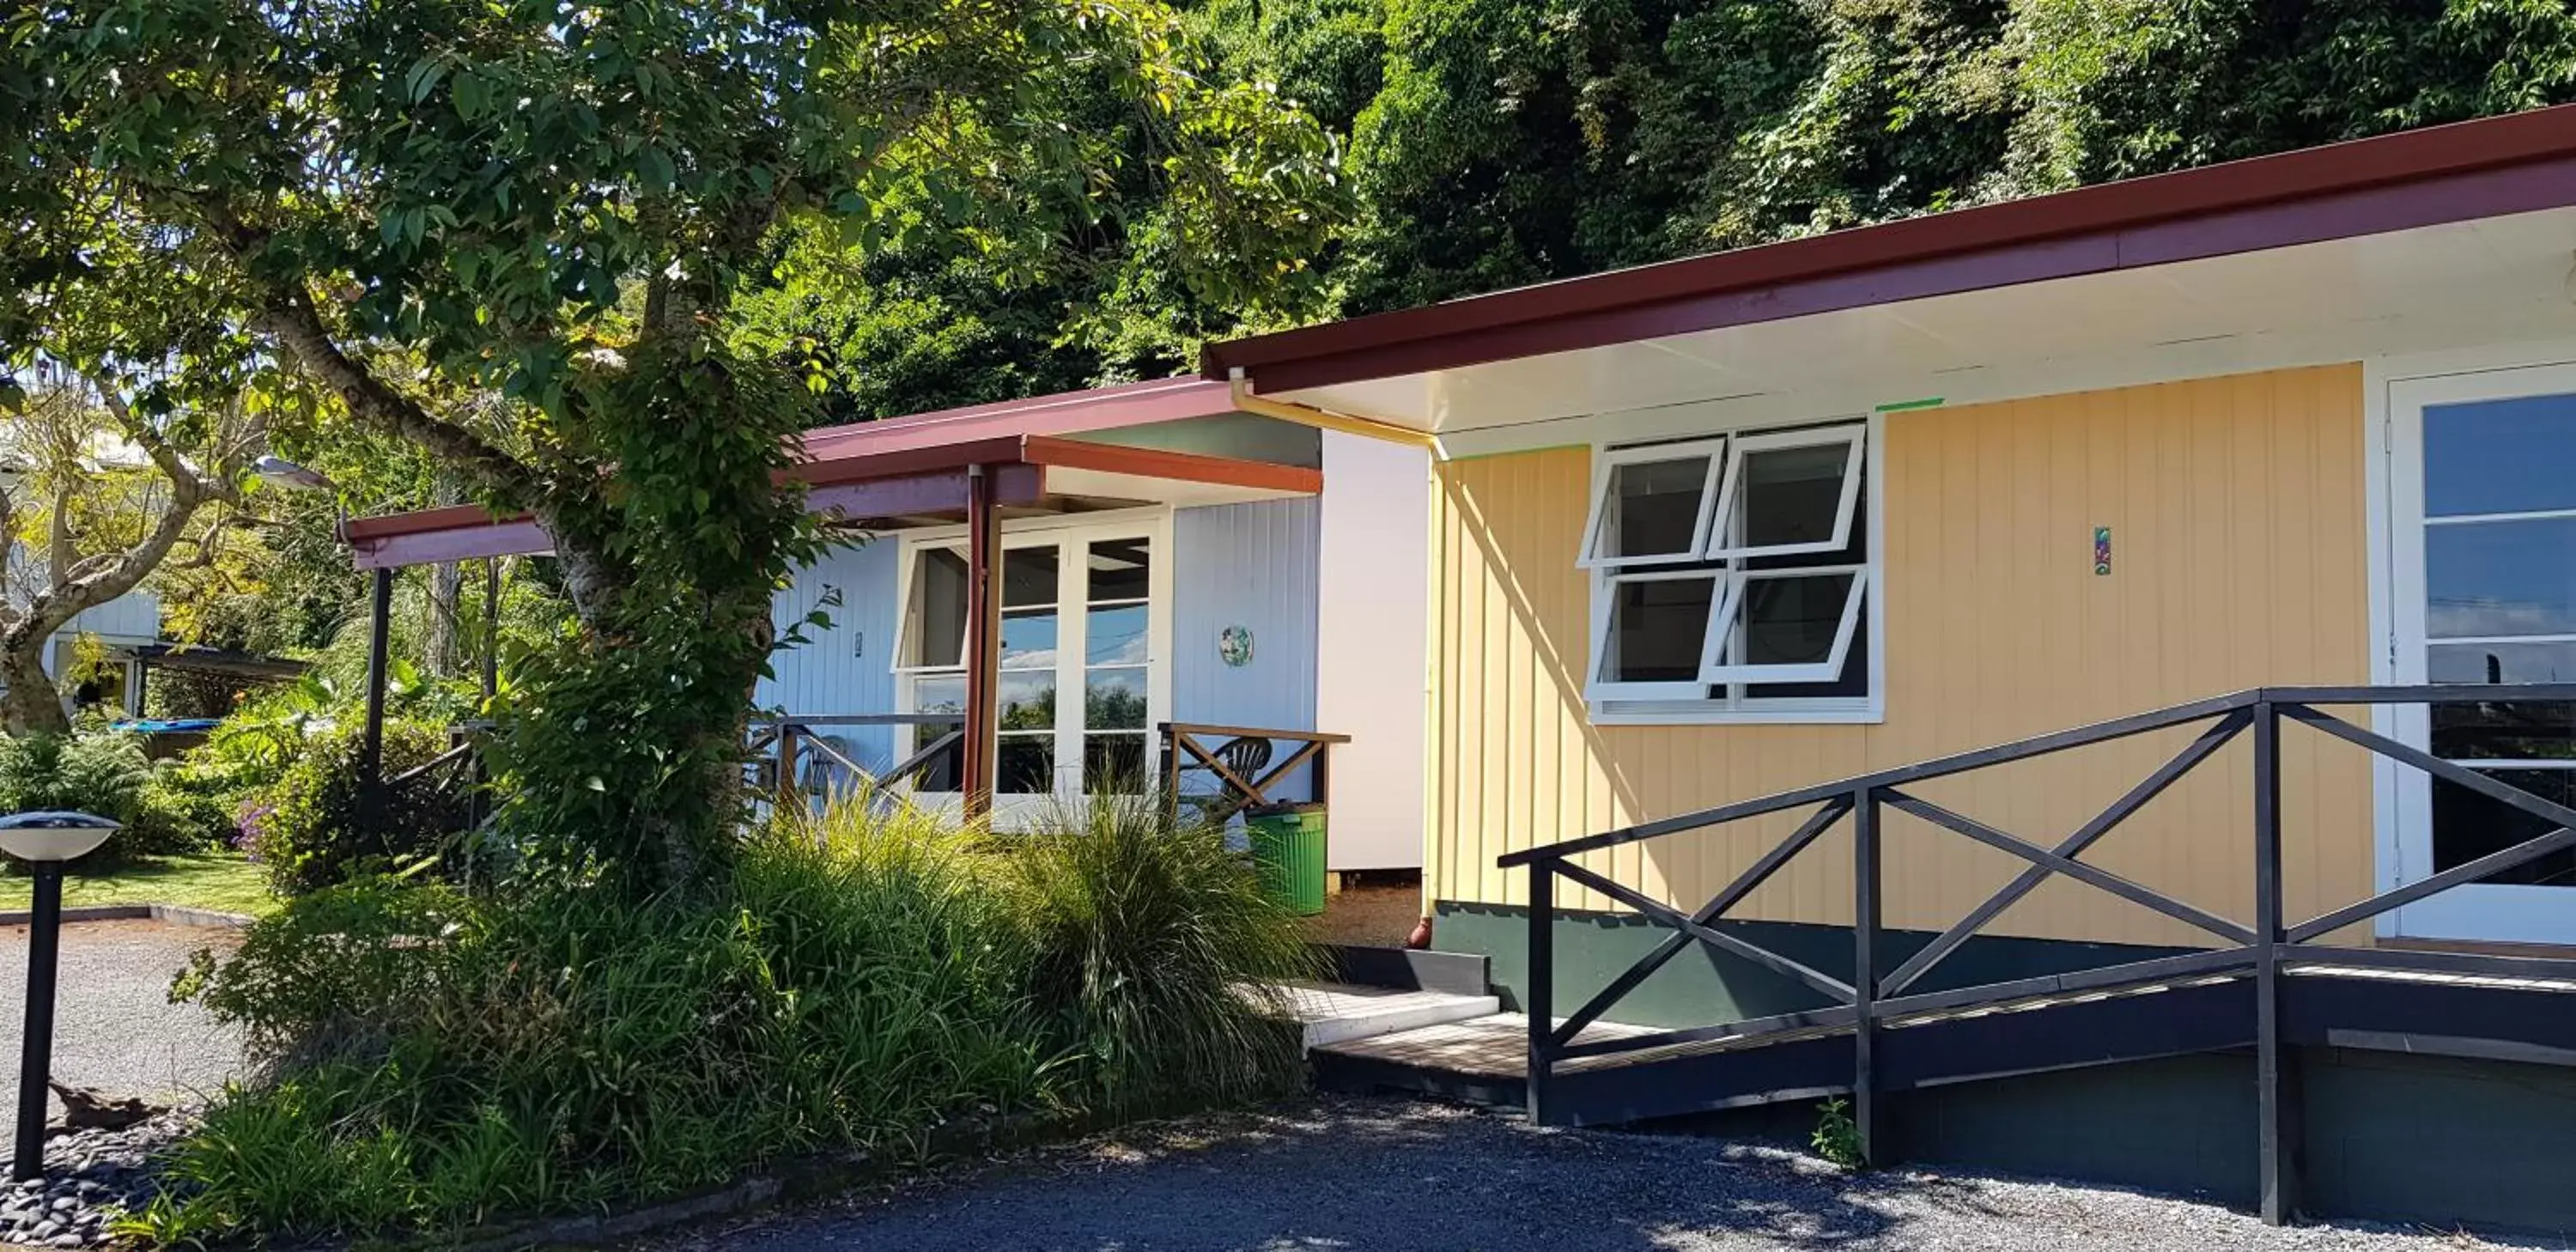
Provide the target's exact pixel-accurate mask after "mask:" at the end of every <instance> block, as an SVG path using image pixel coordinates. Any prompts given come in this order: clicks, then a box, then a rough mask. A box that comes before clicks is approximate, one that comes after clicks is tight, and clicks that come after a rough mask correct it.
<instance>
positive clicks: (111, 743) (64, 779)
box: [0, 733, 152, 822]
mask: <svg viewBox="0 0 2576 1252" xmlns="http://www.w3.org/2000/svg"><path fill="white" fill-rule="evenodd" d="M151 772H152V765H151V762H149V761H146V760H145V759H144V758H143V748H142V746H141V745H140V744H138V743H137V742H136V741H135V739H134V736H132V735H123V734H115V733H106V734H81V735H17V736H13V737H11V738H8V739H5V740H0V812H6V813H16V812H23V811H26V810H29V809H71V810H75V811H79V812H85V813H96V814H98V815H99V816H101V817H112V818H115V819H116V820H118V821H120V822H122V821H129V820H131V819H132V818H133V817H134V811H135V805H136V803H137V801H138V800H139V799H140V798H141V796H142V794H143V784H144V781H145V779H146V778H148V777H149V776H150V775H151Z"/></svg>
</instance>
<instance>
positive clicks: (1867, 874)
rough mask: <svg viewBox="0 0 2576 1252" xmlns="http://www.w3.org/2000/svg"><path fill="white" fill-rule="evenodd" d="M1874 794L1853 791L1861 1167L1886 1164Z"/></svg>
mask: <svg viewBox="0 0 2576 1252" xmlns="http://www.w3.org/2000/svg"><path fill="white" fill-rule="evenodd" d="M1879 869H1880V864H1879V845H1878V792H1877V790H1876V789H1874V788H1870V787H1862V788H1859V789H1857V790H1855V791H1853V792H1852V981H1851V985H1852V1126H1853V1128H1854V1129H1855V1130H1856V1131H1857V1132H1858V1138H1859V1140H1860V1142H1859V1145H1858V1146H1859V1149H1860V1163H1861V1165H1862V1167H1863V1168H1868V1167H1870V1166H1874V1165H1880V1164H1884V1163H1885V1162H1886V1160H1887V1158H1888V1152H1887V1144H1886V1143H1885V1142H1883V1141H1882V1139H1881V1137H1880V1135H1879V1130H1880V1125H1879V1114H1880V1110H1879V1107H1878V1077H1877V1069H1878V1063H1877V1062H1878V1058H1877V1052H1878V1016H1877V1014H1878V940H1879V934H1878V929H1879V920H1880V919H1879V912H1880V910H1879Z"/></svg>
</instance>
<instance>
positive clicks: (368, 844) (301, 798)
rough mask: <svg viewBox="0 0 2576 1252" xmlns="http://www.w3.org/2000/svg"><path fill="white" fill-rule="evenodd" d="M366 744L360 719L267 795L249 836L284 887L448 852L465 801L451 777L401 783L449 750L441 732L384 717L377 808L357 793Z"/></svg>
mask: <svg viewBox="0 0 2576 1252" xmlns="http://www.w3.org/2000/svg"><path fill="white" fill-rule="evenodd" d="M365 742H366V741H365V732H364V728H363V727H362V726H359V725H356V724H348V725H342V726H337V727H334V728H332V729H330V730H328V731H326V732H324V733H322V734H321V735H318V736H316V737H314V738H313V739H311V740H310V741H308V742H307V743H306V744H305V746H304V749H303V751H302V752H301V753H299V754H298V755H297V756H296V758H295V763H294V764H292V765H290V766H288V767H287V769H286V772H285V774H284V775H283V776H282V777H280V778H279V780H278V783H277V786H276V787H275V788H274V789H273V790H272V791H270V792H269V793H268V795H267V796H265V797H264V798H263V805H264V807H265V808H266V809H267V812H265V813H264V814H263V815H262V816H261V817H260V818H259V820H258V822H257V824H256V825H255V826H253V827H252V828H251V829H249V830H248V831H246V832H245V834H246V835H247V842H248V845H249V850H250V852H251V853H252V854H253V855H255V856H257V857H258V858H259V859H260V860H261V862H263V863H264V864H266V865H267V866H268V873H269V881H270V885H272V886H273V887H275V888H276V889H277V892H278V894H280V895H295V894H299V893H302V892H306V891H313V890H317V889H319V888H322V887H326V886H330V885H332V884H334V883H340V882H346V881H349V880H351V879H353V878H358V877H362V876H365V875H368V874H372V873H383V872H390V871H394V870H398V869H402V868H406V867H408V865H409V864H410V863H412V862H414V861H416V860H418V859H419V858H421V857H424V856H430V855H433V854H436V853H438V852H440V851H441V850H442V849H443V848H444V847H445V845H446V844H447V843H448V842H449V838H450V836H452V835H454V834H455V833H456V832H457V831H458V829H459V828H460V827H461V826H462V825H463V821H464V813H463V806H462V804H461V803H460V802H459V797H457V796H456V795H455V794H453V793H451V792H449V791H447V790H445V786H446V780H444V779H440V778H436V777H429V778H420V779H414V780H411V781H409V782H403V781H399V779H400V777H401V775H403V774H404V773H406V772H408V771H410V770H413V769H416V768H418V767H420V766H423V765H427V764H428V763H430V761H432V760H434V759H436V758H437V756H438V755H439V754H440V753H441V752H444V751H446V750H447V738H446V734H445V732H444V731H443V730H441V729H440V728H439V727H437V726H434V725H430V724H428V723H424V722H416V721H394V720H388V721H387V722H386V723H385V728H384V758H383V774H384V779H385V786H384V789H383V793H382V802H381V803H380V804H379V805H377V806H376V808H375V811H373V812H372V813H370V812H368V811H367V810H366V806H365V805H364V803H363V800H362V797H361V796H360V794H359V793H360V791H361V788H360V786H359V781H358V764H359V760H360V757H361V755H362V753H363V751H364V748H365Z"/></svg>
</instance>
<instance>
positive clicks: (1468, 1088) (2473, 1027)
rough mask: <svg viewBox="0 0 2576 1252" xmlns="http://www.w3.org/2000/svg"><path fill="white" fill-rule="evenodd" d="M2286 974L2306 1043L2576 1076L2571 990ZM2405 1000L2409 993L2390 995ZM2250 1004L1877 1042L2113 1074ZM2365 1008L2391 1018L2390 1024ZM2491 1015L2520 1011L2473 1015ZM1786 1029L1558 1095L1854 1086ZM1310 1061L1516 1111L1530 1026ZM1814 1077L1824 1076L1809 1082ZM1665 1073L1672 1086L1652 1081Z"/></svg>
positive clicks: (1403, 1040) (2066, 1000)
mask: <svg viewBox="0 0 2576 1252" xmlns="http://www.w3.org/2000/svg"><path fill="white" fill-rule="evenodd" d="M2283 972H2284V974H2285V976H2286V978H2285V982H2286V983H2287V984H2288V985H2290V986H2292V987H2293V988H2294V989H2295V990H2300V991H2303V992H2306V993H2311V994H2305V995H2302V996H2301V997H2299V1000H2298V1003H2300V1004H2301V1005H2304V1006H2306V1007H2305V1008H2304V1009H2303V1010H2302V1012H2301V1013H2300V1014H2299V1015H2298V1016H2299V1017H2300V1024H2301V1030H2300V1033H2301V1034H2302V1035H2303V1038H2302V1040H2301V1041H2302V1042H2307V1043H2314V1044H2331V1045H2334V1046H2344V1047H2362V1048H2386V1049H2389V1050H2399V1051H2409V1052H2434V1053H2448V1054H2453V1055H2474V1056H2488V1057H2502V1058H2508V1059H2522V1060H2531V1061H2540V1062H2554V1063H2562V1064H2564V1063H2576V978H2537V977H2534V978H2516V977H2504V976H2496V975H2487V974H2473V973H2443V972H2433V971H2423V970H2392V969H2384V968H2368V967H2362V966H2353V965H2338V964H2334V963H2331V962H2326V961H2301V962H2296V963H2292V964H2289V965H2286V966H2284V970H2283ZM2398 991H2403V992H2406V993H2408V994H2404V995H2396V994H2390V993H2393V992H2398ZM2352 992H2362V993H2365V994H2362V995H2358V996H2357V995H2354V994H2351V993H2352ZM2252 993H2253V976H2252V974H2251V973H2250V972H2242V971H2236V972H2225V973H2216V974H2203V975H2197V976H2191V977H2182V978H2171V979H2163V980H2157V981H2152V982H2144V983H2138V984H2132V985H2126V986H2115V987H2106V988H2096V989H2088V990H2084V991H2080V992H2072V993H2060V994H2052V995H2033V996H2028V997H2024V998H2020V999H2014V1000H2007V1001H2001V1002H1994V1003H1986V1004H1979V1005H1974V1006H1970V1007H1965V1008H1957V1009H1935V1010H1927V1011H1924V1012H1919V1013H1909V1014H1904V1015H1901V1016H1897V1017H1892V1018H1889V1019H1886V1020H1884V1021H1882V1022H1881V1023H1880V1034H1879V1039H1880V1043H1881V1046H1882V1047H1883V1048H1884V1049H1885V1050H1886V1051H1887V1052H1888V1054H1889V1056H1890V1057H1891V1060H1892V1061H1893V1064H1892V1065H1891V1072H1890V1077H1891V1079H1892V1080H1893V1081H1892V1082H1891V1085H1892V1086H1894V1087H1898V1088H1902V1087H1906V1086H1920V1085H1935V1084H1939V1083H1947V1082H1956V1081H1968V1080H1972V1079H1975V1078H1978V1077H1989V1076H1999V1075H2002V1074H2007V1073H2020V1072H2031V1071H2033V1070H2038V1069H2053V1068H2067V1067H2070V1066H2078V1065H2086V1064H2106V1063H2113V1062H2116V1061H2121V1060H2134V1059H2144V1058H2146V1057H2151V1056H2159V1055H2173V1054H2176V1053H2181V1052H2191V1051H2205V1050H2212V1049H2224V1048H2233V1047H2239V1046H2245V1044H2246V1043H2247V1042H2248V1041H2249V1040H2250V1029H2251V1027H2250V1023H2248V1022H2246V1021H2242V1020H2237V1019H2239V1018H2240V1014H2239V1012H2238V1010H2239V1008H2241V1007H2250V1004H2251V997H2252ZM2535 1000H2537V1001H2540V1002H2543V1007H2544V1009H2545V1011H2541V1012H2533V1011H2531V1006H2532V1004H2533V1002H2534V1001H2535ZM2508 1001H2509V1002H2511V1004H2510V1005H2507V1003H2506V1002H2508ZM2368 1005H2384V1006H2385V1007H2386V1009H2387V1011H2386V1012H2384V1013H2382V1012H2378V1011H2375V1010H2372V1009H2369V1008H2366V1007H2365V1006H2368ZM2480 1006H2488V1007H2494V1008H2509V1009H2510V1011H2508V1012H2505V1013H2502V1014H2498V1013H2495V1012H2479V1011H2474V1010H2476V1009H2477V1008H2479V1007H2480ZM2463 1010H2471V1011H2463ZM2243 1016H2244V1017H2249V1018H2250V1014H2245V1015H2243ZM1779 1023H1780V1019H1771V1022H1770V1024H1769V1025H1768V1026H1767V1028H1762V1029H1758V1030H1754V1031H1748V1032H1746V1033H1737V1034H1725V1035H1719V1036H1715V1037H1707V1038H1695V1039H1691V1040H1688V1041H1685V1042H1677V1043H1671V1044H1664V1045H1649V1046H1644V1047H1640V1048H1636V1049H1633V1050H1630V1051H1624V1052H1615V1053H1609V1054H1604V1055H1598V1056H1585V1057H1577V1058H1568V1059H1564V1060H1560V1061H1558V1062H1557V1064H1556V1066H1555V1068H1554V1070H1553V1078H1552V1081H1554V1082H1557V1083H1558V1084H1560V1087H1561V1089H1563V1090H1564V1091H1566V1092H1567V1093H1568V1094H1569V1095H1571V1094H1572V1093H1573V1092H1575V1091H1576V1090H1578V1089H1581V1088H1584V1087H1587V1086H1596V1087H1603V1088H1604V1089H1605V1090H1606V1089H1608V1087H1610V1086H1615V1087H1616V1088H1617V1089H1619V1091H1620V1092H1621V1093H1622V1094H1621V1095H1620V1097H1619V1098H1618V1100H1617V1101H1616V1103H1617V1105H1618V1107H1622V1108H1628V1109H1632V1110H1634V1111H1635V1113H1636V1115H1640V1116H1651V1115H1660V1113H1662V1112H1683V1111H1695V1110H1696V1109H1698V1108H1711V1107H1733V1106H1737V1105H1741V1104H1748V1103H1762V1102H1765V1101H1767V1100H1771V1099H1788V1098H1796V1097H1801V1096H1811V1095H1814V1094H1818V1093H1825V1092H1832V1091H1836V1090H1841V1089H1843V1088H1844V1087H1846V1086H1847V1085H1848V1077H1849V1075H1848V1065H1849V1060H1848V1056H1849V1053H1850V1050H1851V1043H1850V1035H1851V1033H1852V1031H1851V1027H1850V1026H1849V1025H1848V1024H1824V1025H1810V1026H1796V1025H1786V1026H1784V1025H1781V1024H1779ZM1669 1033H1670V1032H1668V1031H1666V1030H1663V1029H1660V1028H1653V1027H1645V1026H1634V1025H1624V1024H1619V1023H1611V1022H1596V1023H1594V1024H1592V1025H1591V1026H1589V1027H1587V1028H1586V1029H1585V1030H1584V1031H1583V1033H1582V1034H1581V1035H1580V1036H1579V1037H1578V1038H1577V1039H1576V1040H1575V1042H1576V1043H1577V1044H1578V1045H1581V1044H1590V1043H1596V1042H1603V1041H1614V1040H1639V1041H1643V1040H1646V1039H1650V1038H1654V1037H1657V1036H1663V1035H1667V1034H1669ZM2240 1035H2242V1036H2245V1037H2244V1038H2240V1037H2239V1036H2240ZM1314 1052H1315V1055H1316V1058H1317V1064H1318V1069H1319V1073H1324V1072H1327V1071H1331V1072H1333V1073H1338V1074H1341V1075H1343V1076H1345V1079H1346V1081H1349V1082H1355V1083H1361V1084H1367V1085H1377V1086H1398V1087H1412V1088H1414V1089H1419V1090H1430V1091H1440V1092H1444V1093H1449V1094H1458V1093H1461V1092H1465V1093H1469V1094H1470V1096H1471V1097H1473V1098H1486V1099H1490V1100H1492V1101H1494V1102H1498V1103H1510V1102H1512V1101H1514V1100H1515V1099H1517V1098H1519V1096H1518V1094H1517V1093H1519V1092H1521V1091H1523V1090H1525V1083H1526V1080H1527V1075H1528V1058H1529V1019H1528V1018H1527V1017H1525V1016H1524V1015H1522V1014H1519V1013H1504V1012H1495V1013H1490V1014H1486V1015H1482V1016H1478V1017H1473V1018H1468V1019H1463V1020H1453V1021H1444V1022H1440V1023H1438V1024H1434V1025H1429V1026H1423V1027H1420V1028H1416V1029H1410V1030H1398V1031H1389V1032H1384V1033H1379V1034H1374V1035H1371V1036H1368V1037H1362V1038H1349V1039H1342V1040H1335V1041H1329V1042H1323V1043H1319V1044H1318V1045H1316V1046H1315V1048H1314ZM1710 1066H1717V1067H1719V1070H1717V1071H1711V1070H1710V1068H1709V1067H1710ZM1728 1067H1733V1068H1734V1069H1736V1070H1738V1071H1740V1072H1741V1073H1742V1074H1743V1075H1744V1085H1743V1086H1742V1088H1741V1089H1736V1088H1734V1087H1732V1086H1729V1087H1728V1088H1727V1089H1723V1090H1719V1091H1716V1092H1714V1093H1713V1094H1710V1095H1708V1096H1707V1098H1705V1099H1700V1100H1697V1101H1695V1102H1694V1101H1691V1100H1683V1103H1684V1104H1687V1105H1689V1107H1669V1108H1667V1107H1664V1104H1663V1103H1662V1102H1659V1101H1656V1100H1645V1101H1640V1100H1638V1099H1637V1097H1636V1092H1637V1091H1638V1090H1639V1089H1640V1088H1651V1087H1658V1086H1671V1087H1674V1088H1676V1092H1677V1098H1678V1089H1679V1088H1680V1087H1682V1086H1683V1085H1685V1084H1683V1083H1681V1082H1680V1081H1679V1080H1680V1079H1681V1077H1682V1071H1683V1070H1685V1069H1687V1070H1689V1071H1692V1072H1693V1073H1696V1074H1699V1075H1701V1076H1702V1077H1703V1078H1704V1077H1705V1076H1706V1075H1707V1074H1709V1073H1711V1072H1724V1071H1725V1070H1726V1069H1727V1068H1728ZM1820 1067H1821V1068H1820ZM1833 1067H1840V1068H1841V1069H1842V1070H1843V1072H1842V1074H1841V1075H1840V1077H1838V1078H1837V1077H1835V1076H1833V1075H1832V1074H1830V1073H1828V1072H1826V1070H1828V1069H1831V1068H1833ZM1808 1070H1814V1071H1815V1072H1814V1073H1812V1074H1805V1075H1804V1076H1802V1074H1803V1072H1804V1071H1808ZM1667 1074H1668V1075H1670V1077H1671V1079H1672V1080H1673V1081H1670V1082H1666V1081H1664V1080H1663V1079H1661V1078H1659V1077H1657V1076H1658V1075H1667ZM1408 1076H1411V1077H1410V1078H1409V1077H1408ZM1587 1079H1590V1080H1594V1081H1592V1082H1590V1083H1587V1082H1586V1081H1585V1080H1587ZM1417 1080H1418V1081H1417ZM1700 1085H1702V1086H1705V1085H1706V1084H1705V1083H1704V1082H1701V1083H1700ZM1576 1118H1577V1120H1584V1121H1603V1120H1621V1119H1620V1118H1615V1117H1597V1116H1586V1115H1583V1114H1577V1115H1576Z"/></svg>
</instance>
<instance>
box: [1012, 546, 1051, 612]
mask: <svg viewBox="0 0 2576 1252" xmlns="http://www.w3.org/2000/svg"><path fill="white" fill-rule="evenodd" d="M1055 567H1056V554H1055V549H1054V548H1052V547H1045V548H1012V549H1010V550H1009V551H1006V552H1004V553H1003V554H1002V607H1003V608H1006V609H1016V608H1022V607H1026V606H1032V605H1047V604H1053V603H1055Z"/></svg>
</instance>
